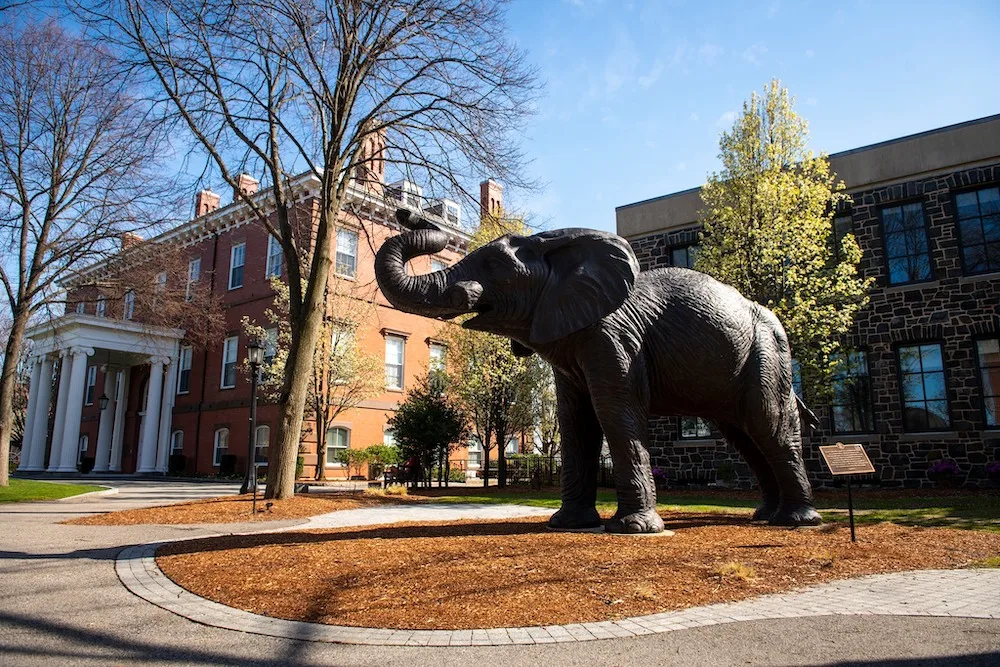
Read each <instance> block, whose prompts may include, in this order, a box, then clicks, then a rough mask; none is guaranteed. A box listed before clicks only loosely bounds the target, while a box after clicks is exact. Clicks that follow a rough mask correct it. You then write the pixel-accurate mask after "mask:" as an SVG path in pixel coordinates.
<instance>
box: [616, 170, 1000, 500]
mask: <svg viewBox="0 0 1000 667" xmlns="http://www.w3.org/2000/svg"><path fill="white" fill-rule="evenodd" d="M998 183H1000V162H995V163H992V164H987V165H982V166H976V167H973V168H966V169H960V170H955V171H951V172H947V173H942V174H938V175H935V176H930V177H925V178H916V179H913V180H908V181H905V182H899V183H894V184H892V185H886V186H882V187H876V188H872V189H861V190H851V191H850V193H851V195H852V198H853V202H854V203H853V206H852V208H851V209H850V216H851V221H852V224H853V232H854V234H855V238H856V239H857V241H858V244H859V245H860V247H861V248H862V250H863V258H862V260H861V264H860V270H861V273H862V275H864V276H870V277H874V278H875V280H876V283H875V287H874V289H873V291H872V294H871V302H870V304H869V306H868V307H867V308H866V309H865V310H864V311H862V312H861V313H860V314H859V316H858V319H857V322H856V324H855V327H854V330H853V333H852V339H851V341H850V343H851V345H852V347H854V348H856V349H859V350H863V351H864V352H865V353H866V354H867V361H868V368H869V376H870V382H871V395H872V403H873V414H874V424H875V428H874V432H872V433H860V434H850V435H848V434H835V433H834V432H833V427H832V423H831V422H832V419H831V410H830V408H829V407H828V406H824V405H811V407H812V408H813V409H814V411H815V412H816V413H817V415H818V416H819V417H820V421H821V427H820V429H819V430H817V431H816V432H814V433H813V434H811V435H810V436H808V437H804V438H803V449H804V455H805V459H806V465H807V468H808V470H809V473H810V476H811V477H812V481H813V483H814V485H816V486H824V485H828V484H830V483H831V478H830V475H829V473H828V472H827V470H826V469H825V466H824V465H823V464H822V462H821V460H820V456H819V450H818V446H819V445H823V444H829V443H835V442H837V441H838V440H840V441H844V442H859V443H863V444H864V446H865V449H866V450H867V451H868V454H869V456H870V457H871V459H872V461H873V463H874V464H875V469H876V473H875V475H874V478H875V479H876V480H877V481H878V482H880V483H881V484H882V485H884V486H892V487H905V488H919V487H927V486H931V485H933V484H934V482H932V481H931V480H930V479H929V478H928V475H927V469H928V467H929V466H930V465H931V464H932V463H933V462H934V461H936V460H940V459H951V460H954V461H955V462H956V463H957V464H958V466H959V469H960V475H959V476H958V478H959V481H960V482H961V483H962V484H964V485H966V486H971V487H976V486H987V485H989V484H990V482H989V480H988V479H987V476H986V466H987V464H988V463H989V462H992V461H997V460H1000V429H998V428H997V427H995V426H993V427H989V426H988V425H987V424H986V414H985V407H984V399H983V395H982V394H983V391H982V384H981V378H980V371H979V367H978V364H977V353H976V340H977V339H980V338H984V337H990V338H992V337H997V336H998V335H1000V273H986V274H980V275H969V272H968V271H967V270H966V268H965V267H964V265H963V261H962V250H961V245H960V244H961V240H960V237H959V229H958V224H957V221H956V210H955V195H956V194H957V193H961V192H963V191H970V190H975V189H976V188H977V187H979V188H982V187H987V186H996V185H997V184H998ZM848 185H850V183H848ZM911 202H918V203H920V204H921V206H922V209H923V215H924V219H925V221H926V229H927V236H928V241H929V255H930V264H931V274H932V275H931V279H930V280H926V281H922V282H914V283H909V284H901V285H889V280H888V276H887V262H886V243H885V239H884V233H883V227H882V219H881V211H882V209H883V208H885V207H886V206H890V205H896V204H900V203H911ZM697 236H698V229H697V227H696V226H695V227H692V226H687V227H683V228H679V229H670V230H666V231H660V232H656V233H653V234H649V235H645V236H639V237H635V238H631V239H630V242H631V244H632V247H633V249H634V250H635V252H636V255H637V256H638V258H639V263H640V265H641V266H642V268H643V270H649V269H654V268H658V267H663V266H669V265H670V264H671V250H672V249H673V248H676V247H681V246H685V245H689V244H692V243H696V242H697ZM920 343H940V344H941V345H942V349H943V361H944V375H945V383H946V389H947V400H948V406H949V411H950V419H951V425H950V427H949V428H943V429H939V430H934V431H929V432H907V430H906V429H905V428H904V414H903V407H902V398H901V394H900V389H901V387H900V382H901V380H900V377H901V376H900V368H899V362H898V350H899V347H900V346H905V345H908V344H920ZM806 401H807V403H808V402H809V398H808V397H806ZM678 421H679V420H678V419H677V418H676V417H663V418H657V419H656V420H654V422H653V423H652V425H651V427H650V446H651V451H650V454H651V458H652V460H653V464H654V466H660V467H663V468H666V469H667V470H668V474H669V476H670V477H672V478H676V479H679V480H684V479H695V480H699V481H704V480H715V479H717V478H719V477H720V474H719V470H720V465H721V466H722V470H723V471H724V474H723V475H721V477H723V478H729V477H730V476H732V478H733V479H734V480H735V481H736V482H738V483H741V484H749V483H750V482H751V479H752V477H751V475H750V471H749V468H748V467H747V466H746V465H745V464H744V463H743V462H742V460H741V459H740V458H739V456H738V455H737V454H736V452H735V450H734V449H733V448H732V447H730V446H729V445H728V444H727V443H726V442H725V441H724V440H722V439H721V438H714V437H713V438H709V439H706V440H698V441H685V440H681V439H680V438H679V424H678ZM729 471H732V472H731V475H730V474H729Z"/></svg>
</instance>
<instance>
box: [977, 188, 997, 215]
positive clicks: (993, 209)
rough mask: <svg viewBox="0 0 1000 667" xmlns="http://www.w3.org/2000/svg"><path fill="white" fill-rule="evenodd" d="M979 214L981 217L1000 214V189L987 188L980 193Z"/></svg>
mask: <svg viewBox="0 0 1000 667" xmlns="http://www.w3.org/2000/svg"><path fill="white" fill-rule="evenodd" d="M979 213H980V214H981V215H991V214H993V213H1000V188H986V189H985V190H980V191H979Z"/></svg>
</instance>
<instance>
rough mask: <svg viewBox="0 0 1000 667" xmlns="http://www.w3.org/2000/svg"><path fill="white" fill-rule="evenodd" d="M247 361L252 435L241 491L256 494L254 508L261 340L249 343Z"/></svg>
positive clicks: (262, 351)
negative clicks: (248, 364) (248, 363)
mask: <svg viewBox="0 0 1000 667" xmlns="http://www.w3.org/2000/svg"><path fill="white" fill-rule="evenodd" d="M247 361H248V362H250V437H249V438H247V470H246V474H245V475H244V476H243V486H241V487H240V493H249V492H250V491H251V490H252V491H253V495H254V506H255V507H254V510H255V511H256V504H257V472H256V465H255V464H256V463H257V443H256V442H254V441H255V440H256V439H257V382H258V380H259V379H260V365H261V364H262V363H264V346H263V345H261V343H260V341H259V340H256V339H254V340H251V341H250V342H249V343H247Z"/></svg>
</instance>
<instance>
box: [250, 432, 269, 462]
mask: <svg viewBox="0 0 1000 667" xmlns="http://www.w3.org/2000/svg"><path fill="white" fill-rule="evenodd" d="M261 435H263V441H264V444H263V445H262V444H260V443H261V439H262V438H261ZM270 446H271V427H270V426H268V425H267V424H261V425H259V426H258V427H257V428H256V429H255V430H254V437H253V451H254V462H260V461H262V460H263V459H264V458H265V457H267V451H265V452H264V453H263V454H261V450H262V449H263V450H267V449H268V448H269V447H270Z"/></svg>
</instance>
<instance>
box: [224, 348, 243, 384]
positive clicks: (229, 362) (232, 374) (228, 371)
mask: <svg viewBox="0 0 1000 667" xmlns="http://www.w3.org/2000/svg"><path fill="white" fill-rule="evenodd" d="M238 343H239V337H238V336H230V337H229V338H227V339H226V342H225V343H224V344H223V346H222V388H223V389H232V388H233V387H235V386H236V346H237V344H238Z"/></svg>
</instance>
